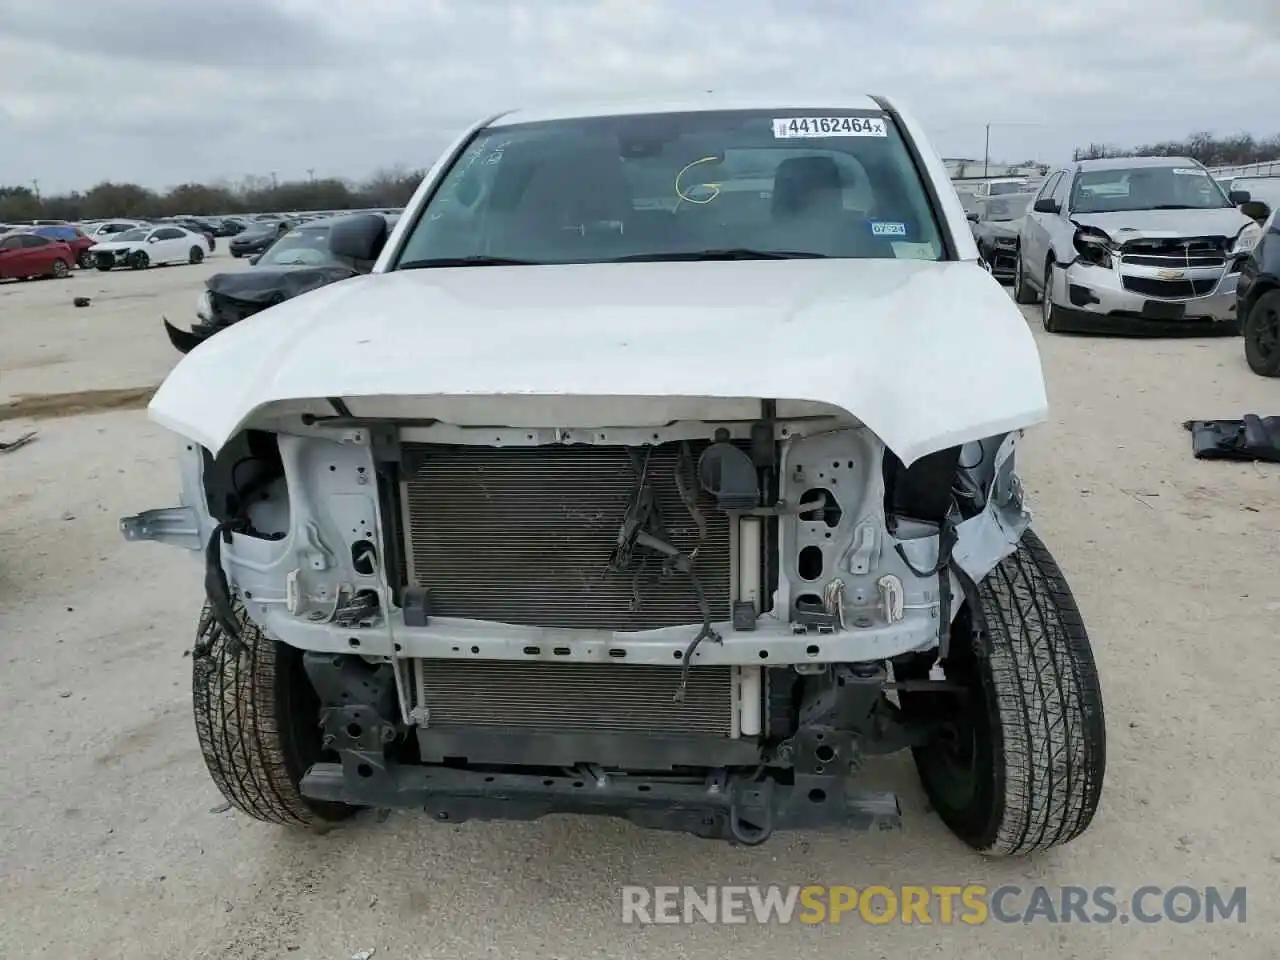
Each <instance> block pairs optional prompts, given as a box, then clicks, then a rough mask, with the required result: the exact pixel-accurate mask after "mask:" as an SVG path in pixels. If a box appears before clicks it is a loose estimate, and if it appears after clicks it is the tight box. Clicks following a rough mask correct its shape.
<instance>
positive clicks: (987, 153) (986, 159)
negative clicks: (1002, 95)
mask: <svg viewBox="0 0 1280 960" xmlns="http://www.w3.org/2000/svg"><path fill="white" fill-rule="evenodd" d="M1043 126H1044V124H1043V123H1032V122H1026V123H1024V122H1022V121H1018V120H989V121H987V124H986V131H987V135H986V139H985V140H984V142H983V147H982V179H983V180H985V179H987V175H988V168H989V167H990V166H991V128H992V127H1043Z"/></svg>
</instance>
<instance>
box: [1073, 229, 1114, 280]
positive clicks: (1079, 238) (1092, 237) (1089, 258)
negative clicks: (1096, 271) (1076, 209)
mask: <svg viewBox="0 0 1280 960" xmlns="http://www.w3.org/2000/svg"><path fill="white" fill-rule="evenodd" d="M1072 245H1073V246H1074V247H1075V248H1076V253H1078V254H1079V255H1080V256H1079V262H1083V263H1087V264H1091V265H1092V266H1095V267H1102V268H1103V269H1105V270H1110V269H1111V267H1112V264H1113V262H1114V261H1113V260H1112V257H1111V254H1112V244H1111V238H1110V237H1109V236H1107V234H1106V233H1104V232H1103V231H1101V230H1099V229H1098V228H1097V227H1081V228H1080V229H1079V230H1077V231H1076V233H1075V236H1074V237H1072Z"/></svg>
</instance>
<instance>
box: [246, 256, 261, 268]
mask: <svg viewBox="0 0 1280 960" xmlns="http://www.w3.org/2000/svg"><path fill="white" fill-rule="evenodd" d="M261 259H262V254H260V253H255V254H254V255H253V256H252V257H250V258H249V266H251V267H256V266H257V265H258V261H259V260H261Z"/></svg>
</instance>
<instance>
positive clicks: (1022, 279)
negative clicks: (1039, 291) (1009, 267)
mask: <svg viewBox="0 0 1280 960" xmlns="http://www.w3.org/2000/svg"><path fill="white" fill-rule="evenodd" d="M1013 259H1014V267H1013V301H1014V303H1027V304H1030V303H1035V302H1036V292H1035V291H1034V290H1032V289H1031V287H1030V285H1028V283H1027V277H1026V272H1025V270H1024V269H1023V266H1022V247H1018V249H1017V250H1016V251H1015V252H1014V257H1013Z"/></svg>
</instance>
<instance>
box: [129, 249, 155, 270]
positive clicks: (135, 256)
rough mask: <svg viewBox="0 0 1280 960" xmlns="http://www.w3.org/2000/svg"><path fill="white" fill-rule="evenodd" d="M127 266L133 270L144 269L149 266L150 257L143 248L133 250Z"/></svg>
mask: <svg viewBox="0 0 1280 960" xmlns="http://www.w3.org/2000/svg"><path fill="white" fill-rule="evenodd" d="M129 266H130V267H132V268H133V269H134V270H145V269H147V267H149V266H151V258H150V257H148V256H147V254H146V251H145V250H135V251H134V252H133V253H132V254H130V256H129Z"/></svg>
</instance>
